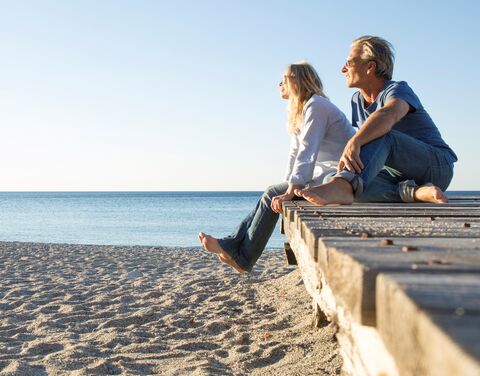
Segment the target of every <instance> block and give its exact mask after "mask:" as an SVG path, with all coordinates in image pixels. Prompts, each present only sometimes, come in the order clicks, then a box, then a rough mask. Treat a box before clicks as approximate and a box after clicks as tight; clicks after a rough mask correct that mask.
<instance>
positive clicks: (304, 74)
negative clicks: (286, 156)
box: [284, 61, 327, 133]
mask: <svg viewBox="0 0 480 376" xmlns="http://www.w3.org/2000/svg"><path fill="white" fill-rule="evenodd" d="M284 77H285V81H286V83H287V84H288V91H289V97H288V130H289V132H291V133H298V132H300V130H301V128H302V124H303V107H304V106H305V103H307V102H308V100H309V99H310V98H311V97H312V95H313V94H318V95H321V96H322V97H324V98H327V96H326V95H325V94H324V92H323V84H322V81H321V80H320V77H318V74H317V72H316V71H315V68H313V67H312V66H311V65H310V64H309V63H307V62H306V61H300V62H298V63H295V64H290V65H289V66H288V67H287V69H286V70H285V75H284Z"/></svg>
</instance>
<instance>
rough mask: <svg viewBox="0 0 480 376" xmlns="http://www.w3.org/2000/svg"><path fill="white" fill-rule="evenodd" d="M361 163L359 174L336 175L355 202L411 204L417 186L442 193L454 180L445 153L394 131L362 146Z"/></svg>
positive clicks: (444, 150)
mask: <svg viewBox="0 0 480 376" xmlns="http://www.w3.org/2000/svg"><path fill="white" fill-rule="evenodd" d="M360 159H361V161H362V162H363V165H364V168H363V170H362V171H361V172H360V173H359V174H356V173H352V172H350V171H348V170H346V169H344V170H343V171H340V172H339V173H337V174H336V175H335V177H342V178H344V179H345V180H347V181H349V182H350V184H352V188H353V192H354V194H355V201H363V202H414V201H415V199H414V189H415V187H416V186H417V185H424V184H426V183H432V184H434V185H436V186H437V187H439V188H440V189H441V190H442V191H445V190H446V189H447V187H448V185H449V184H450V181H451V180H452V177H453V162H452V158H451V157H450V153H449V151H448V150H447V149H442V148H438V147H434V146H431V145H428V144H426V143H424V142H422V141H420V140H417V139H416V138H413V137H410V136H408V135H406V134H405V133H402V132H398V131H395V130H392V131H390V132H389V133H387V134H385V135H384V136H382V137H379V138H377V139H375V140H373V141H371V142H369V143H367V144H365V145H363V146H362V148H361V150H360Z"/></svg>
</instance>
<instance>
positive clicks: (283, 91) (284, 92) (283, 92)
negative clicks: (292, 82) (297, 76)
mask: <svg viewBox="0 0 480 376" xmlns="http://www.w3.org/2000/svg"><path fill="white" fill-rule="evenodd" d="M278 87H279V89H280V97H282V98H283V99H288V97H289V94H290V91H289V89H288V79H287V76H286V75H283V78H282V81H281V82H280V83H279V84H278Z"/></svg>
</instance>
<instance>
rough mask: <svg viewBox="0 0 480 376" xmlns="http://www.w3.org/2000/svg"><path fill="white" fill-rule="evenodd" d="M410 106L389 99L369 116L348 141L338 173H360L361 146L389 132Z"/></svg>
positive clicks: (400, 101)
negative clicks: (342, 171) (343, 171)
mask: <svg viewBox="0 0 480 376" xmlns="http://www.w3.org/2000/svg"><path fill="white" fill-rule="evenodd" d="M409 111H410V105H409V104H408V103H407V102H406V101H404V100H403V99H395V98H394V99H390V100H389V101H388V102H387V103H386V104H385V106H384V107H382V108H380V109H378V110H377V111H375V112H374V113H373V114H371V115H370V116H369V117H368V119H367V120H366V121H365V123H363V125H362V127H361V128H360V130H359V131H358V132H357V133H356V134H355V135H354V136H353V137H352V138H351V139H350V141H348V143H347V145H346V146H345V149H344V150H343V154H342V156H341V158H340V161H339V164H338V171H341V170H343V169H344V168H347V169H348V170H349V171H351V172H357V173H359V172H361V171H362V169H363V163H362V161H361V159H360V148H361V146H363V145H365V144H367V143H369V142H370V141H372V140H375V139H377V138H379V137H381V136H383V135H384V134H387V133H388V132H390V130H391V129H392V128H393V126H394V125H395V124H396V123H398V122H399V121H400V120H401V119H402V118H403V117H404V116H405V115H406V114H407V113H408V112H409Z"/></svg>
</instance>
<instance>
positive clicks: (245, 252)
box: [218, 182, 288, 271]
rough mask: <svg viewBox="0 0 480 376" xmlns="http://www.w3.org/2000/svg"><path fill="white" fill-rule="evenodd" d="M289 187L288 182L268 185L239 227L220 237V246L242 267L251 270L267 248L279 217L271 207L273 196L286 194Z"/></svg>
mask: <svg viewBox="0 0 480 376" xmlns="http://www.w3.org/2000/svg"><path fill="white" fill-rule="evenodd" d="M287 189H288V183H286V182H285V183H280V184H275V185H272V186H270V187H268V188H267V189H266V190H265V192H264V193H263V195H262V197H261V198H260V200H258V202H257V205H256V206H255V209H253V210H252V211H251V212H250V214H249V215H247V216H246V217H245V219H244V220H243V221H242V222H241V223H240V225H239V226H238V227H237V229H236V230H235V231H234V232H233V233H232V234H231V235H229V236H227V237H225V238H222V239H218V243H219V244H220V246H221V247H222V248H223V249H224V250H225V252H227V253H228V254H229V255H230V256H232V257H233V259H234V260H235V262H236V263H237V264H238V265H239V266H240V267H241V268H242V269H244V270H247V271H251V270H252V268H253V266H254V265H255V263H256V262H257V260H258V258H259V257H260V255H261V254H262V252H263V250H264V249H265V246H266V245H267V243H268V239H270V236H271V235H272V232H273V230H274V229H275V225H276V224H277V221H278V217H279V215H278V214H277V213H275V212H274V211H273V210H272V209H271V208H270V205H271V203H272V198H273V197H275V196H278V195H282V194H284V193H285V192H286V191H287Z"/></svg>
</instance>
